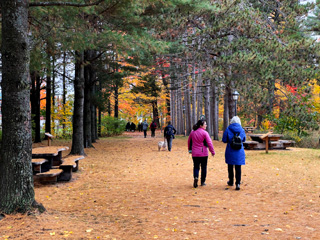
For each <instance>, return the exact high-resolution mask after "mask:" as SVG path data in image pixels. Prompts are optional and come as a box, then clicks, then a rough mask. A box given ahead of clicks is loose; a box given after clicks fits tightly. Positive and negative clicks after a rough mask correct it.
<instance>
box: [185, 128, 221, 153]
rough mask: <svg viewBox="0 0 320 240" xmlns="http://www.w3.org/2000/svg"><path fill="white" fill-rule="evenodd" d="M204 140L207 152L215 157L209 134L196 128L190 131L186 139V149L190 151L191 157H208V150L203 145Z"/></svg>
mask: <svg viewBox="0 0 320 240" xmlns="http://www.w3.org/2000/svg"><path fill="white" fill-rule="evenodd" d="M204 140H206V142H207V145H208V148H209V151H210V152H211V153H212V154H213V155H215V151H214V149H213V144H212V141H211V138H210V136H209V133H208V132H207V131H206V130H204V129H203V128H198V129H197V130H196V131H192V132H191V133H190V135H189V138H188V149H189V150H192V157H206V156H208V148H207V147H206V146H205V145H204Z"/></svg>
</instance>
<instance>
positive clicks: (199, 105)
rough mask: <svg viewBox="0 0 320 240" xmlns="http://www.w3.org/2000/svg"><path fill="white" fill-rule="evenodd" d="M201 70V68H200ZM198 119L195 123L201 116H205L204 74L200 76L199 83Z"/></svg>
mask: <svg viewBox="0 0 320 240" xmlns="http://www.w3.org/2000/svg"><path fill="white" fill-rule="evenodd" d="M200 69H201V68H200ZM197 93H198V94H197V117H196V119H195V123H196V122H197V121H198V120H199V119H200V115H202V114H203V111H202V109H203V87H202V74H199V79H198V82H197Z"/></svg>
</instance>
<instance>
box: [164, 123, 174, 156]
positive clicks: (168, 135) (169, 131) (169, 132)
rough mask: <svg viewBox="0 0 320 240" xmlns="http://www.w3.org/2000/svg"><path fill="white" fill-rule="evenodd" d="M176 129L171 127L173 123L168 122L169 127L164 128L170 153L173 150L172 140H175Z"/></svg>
mask: <svg viewBox="0 0 320 240" xmlns="http://www.w3.org/2000/svg"><path fill="white" fill-rule="evenodd" d="M176 132H177V131H176V129H175V128H174V127H173V126H172V125H171V122H168V126H166V127H165V128H164V137H165V138H166V139H167V142H168V151H169V152H171V148H172V139H174V135H175V134H176Z"/></svg>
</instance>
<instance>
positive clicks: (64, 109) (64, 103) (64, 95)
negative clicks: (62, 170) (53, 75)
mask: <svg viewBox="0 0 320 240" xmlns="http://www.w3.org/2000/svg"><path fill="white" fill-rule="evenodd" d="M66 57H67V56H66V52H63V75H62V109H63V124H62V128H63V135H65V134H66V124H65V121H66V97H67V89H66Z"/></svg>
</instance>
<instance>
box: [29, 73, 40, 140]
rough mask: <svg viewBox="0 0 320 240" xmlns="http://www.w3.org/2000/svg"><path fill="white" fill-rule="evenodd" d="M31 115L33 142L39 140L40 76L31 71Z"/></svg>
mask: <svg viewBox="0 0 320 240" xmlns="http://www.w3.org/2000/svg"><path fill="white" fill-rule="evenodd" d="M30 77H31V82H32V87H31V115H32V121H33V124H32V129H33V131H34V134H35V138H34V142H35V143H38V142H41V136H40V130H41V129H40V128H41V126H40V85H41V84H40V76H39V74H38V73H37V72H32V73H31V75H30Z"/></svg>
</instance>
